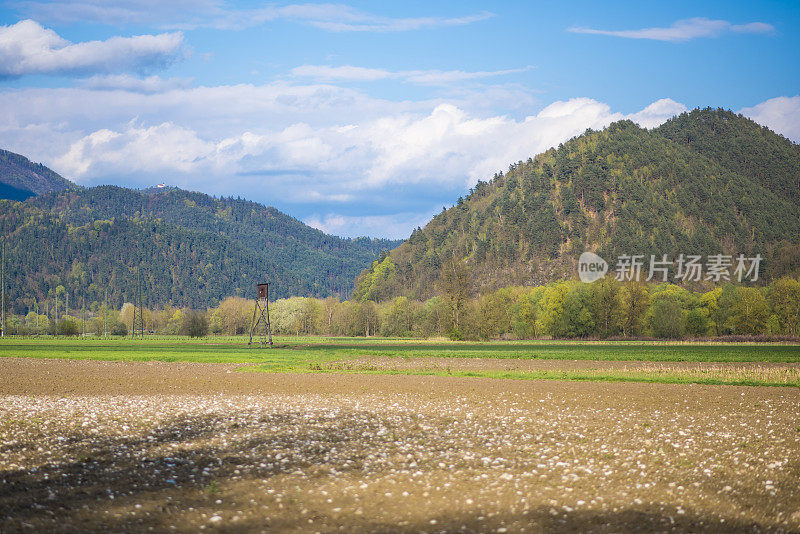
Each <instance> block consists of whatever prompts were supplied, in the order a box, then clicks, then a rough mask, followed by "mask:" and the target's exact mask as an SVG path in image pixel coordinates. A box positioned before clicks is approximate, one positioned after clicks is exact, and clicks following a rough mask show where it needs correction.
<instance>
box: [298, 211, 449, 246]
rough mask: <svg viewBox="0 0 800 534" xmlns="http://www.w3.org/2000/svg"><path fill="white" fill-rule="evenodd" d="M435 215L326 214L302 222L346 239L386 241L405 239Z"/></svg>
mask: <svg viewBox="0 0 800 534" xmlns="http://www.w3.org/2000/svg"><path fill="white" fill-rule="evenodd" d="M435 214H436V210H434V211H430V212H427V213H394V214H392V215H366V216H357V215H356V216H353V215H342V214H338V213H327V214H325V215H323V216H319V215H312V216H310V217H307V218H305V219H304V220H303V222H304V223H306V224H307V225H309V226H311V227H312V228H316V229H317V230H322V231H323V232H325V233H326V234H333V235H340V236H346V237H361V236H367V237H384V238H388V239H406V238H407V237H408V236H409V235H411V231H412V230H413V229H414V228H416V227H418V226H425V225H426V224H427V223H428V221H430V220H431V218H432V217H433V216H434V215H435Z"/></svg>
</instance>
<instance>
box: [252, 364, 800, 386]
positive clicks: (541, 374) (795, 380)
mask: <svg viewBox="0 0 800 534" xmlns="http://www.w3.org/2000/svg"><path fill="white" fill-rule="evenodd" d="M237 370H238V371H254V372H266V373H288V372H291V373H323V374H325V373H340V374H367V375H410V376H441V377H458V378H495V379H497V378H501V379H509V380H566V381H576V382H644V383H651V384H700V385H714V386H769V387H800V375H797V374H791V375H789V376H787V377H786V378H785V379H783V380H770V379H761V378H757V377H754V376H750V377H747V376H742V377H739V378H737V377H735V376H729V377H727V378H726V377H723V376H713V375H709V374H708V373H702V372H701V373H693V372H663V373H661V372H637V371H601V370H598V371H571V370H558V371H446V370H433V369H423V370H420V369H374V368H367V369H360V370H359V369H342V368H336V367H330V368H326V367H324V366H323V367H320V366H317V365H311V366H288V367H281V366H276V365H269V364H267V365H253V366H247V367H242V368H240V369H237ZM704 374H705V375H706V376H702V375H704Z"/></svg>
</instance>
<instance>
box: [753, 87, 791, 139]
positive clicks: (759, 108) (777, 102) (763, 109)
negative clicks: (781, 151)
mask: <svg viewBox="0 0 800 534" xmlns="http://www.w3.org/2000/svg"><path fill="white" fill-rule="evenodd" d="M739 113H741V114H742V115H744V116H745V117H749V118H751V119H753V120H754V121H756V122H757V123H759V124H762V125H764V126H766V127H768V128H770V129H771V130H774V131H776V132H778V133H781V134H783V135H784V136H786V137H787V138H789V139H791V140H792V141H794V142H795V143H800V96H780V97H778V98H770V99H769V100H767V101H765V102H762V103H760V104H757V105H755V106H753V107H751V108H742V109H741V110H740V111H739Z"/></svg>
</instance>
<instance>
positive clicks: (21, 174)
mask: <svg viewBox="0 0 800 534" xmlns="http://www.w3.org/2000/svg"><path fill="white" fill-rule="evenodd" d="M0 184H4V185H6V186H8V187H0V198H8V199H12V200H23V199H24V198H23V197H25V194H26V193H27V196H32V195H41V194H43V193H49V192H52V191H64V190H65V189H68V188H69V187H70V186H74V184H73V183H72V182H70V181H69V180H66V179H65V178H62V177H61V176H60V175H59V174H58V173H55V172H53V171H52V170H50V169H48V168H47V167H45V166H44V165H42V164H41V163H33V162H32V161H30V160H29V159H28V158H26V157H25V156H21V155H19V154H15V153H14V152H9V151H8V150H0ZM9 187H10V188H11V189H9ZM15 190H21V191H22V192H23V193H18V192H16V191H15Z"/></svg>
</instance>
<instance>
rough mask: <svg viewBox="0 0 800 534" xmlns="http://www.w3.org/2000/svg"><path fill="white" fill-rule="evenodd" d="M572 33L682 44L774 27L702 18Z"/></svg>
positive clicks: (589, 29) (756, 23) (570, 30)
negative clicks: (656, 24) (638, 26)
mask: <svg viewBox="0 0 800 534" xmlns="http://www.w3.org/2000/svg"><path fill="white" fill-rule="evenodd" d="M567 31H569V32H572V33H586V34H590V35H610V36H613V37H625V38H627V39H652V40H655V41H668V42H683V41H690V40H692V39H697V38H700V37H720V36H721V35H724V34H726V33H760V34H764V33H771V32H773V31H775V27H774V26H772V25H771V24H767V23H765V22H750V23H747V24H732V23H731V22H729V21H727V20H712V19H707V18H703V17H695V18H691V19H684V20H679V21H677V22H675V23H673V24H672V25H671V26H669V27H666V28H658V27H656V28H641V29H638V30H598V29H594V28H580V27H574V28H569V29H568V30H567Z"/></svg>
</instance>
